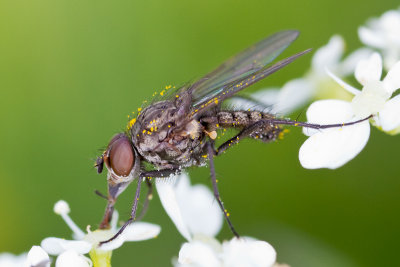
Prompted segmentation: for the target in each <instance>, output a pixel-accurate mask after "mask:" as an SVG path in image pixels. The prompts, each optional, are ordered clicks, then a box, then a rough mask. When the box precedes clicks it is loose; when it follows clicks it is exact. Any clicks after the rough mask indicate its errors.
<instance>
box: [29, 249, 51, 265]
mask: <svg viewBox="0 0 400 267" xmlns="http://www.w3.org/2000/svg"><path fill="white" fill-rule="evenodd" d="M26 266H29V267H30V266H32V267H35V266H40V267H42V266H43V267H44V266H50V258H49V255H47V253H46V251H44V250H43V249H42V248H41V247H39V246H33V247H32V248H31V250H29V252H28V257H27V260H26Z"/></svg>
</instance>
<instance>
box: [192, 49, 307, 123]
mask: <svg viewBox="0 0 400 267" xmlns="http://www.w3.org/2000/svg"><path fill="white" fill-rule="evenodd" d="M310 51H311V49H307V50H305V51H303V52H300V53H297V54H294V55H293V56H290V57H288V58H285V59H283V60H281V61H279V62H277V63H275V64H273V65H272V66H265V67H263V68H261V69H259V70H257V71H255V72H253V73H250V74H247V75H245V76H243V77H242V78H239V79H237V80H234V81H232V82H230V83H227V84H224V85H223V86H221V87H219V88H218V90H217V92H218V93H217V94H215V95H214V96H213V97H212V98H207V99H204V100H203V101H200V102H198V103H197V104H196V105H194V106H193V107H192V112H191V113H190V116H189V118H192V117H195V116H197V115H199V114H202V112H203V111H206V110H208V109H210V108H212V107H215V106H217V105H218V104H219V103H222V102H223V101H224V100H226V99H228V98H230V97H232V96H233V95H235V94H236V93H237V92H239V91H240V90H243V89H244V88H246V87H249V86H250V85H252V84H254V83H256V82H258V81H260V80H262V79H264V78H266V77H267V76H269V75H271V74H272V73H274V72H276V71H278V70H280V69H281V68H283V67H285V66H286V65H288V64H289V63H291V62H293V61H294V60H296V59H297V58H298V57H300V56H302V55H304V54H306V53H308V52H310Z"/></svg>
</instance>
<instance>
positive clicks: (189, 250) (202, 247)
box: [156, 174, 276, 267]
mask: <svg viewBox="0 0 400 267" xmlns="http://www.w3.org/2000/svg"><path fill="white" fill-rule="evenodd" d="M156 186H157V191H158V194H159V196H160V200H161V203H162V204H163V206H164V208H165V210H166V212H167V213H168V215H169V216H170V217H171V219H172V221H173V222H174V223H175V226H176V228H177V229H178V231H179V232H180V233H181V234H182V236H183V237H184V238H186V240H187V241H188V242H186V243H184V244H183V245H182V247H181V249H180V251H179V258H178V260H177V261H175V262H174V265H175V266H179V267H203V266H204V267H206V266H207V267H213V266H215V267H222V266H226V267H227V266H231V267H236V266H238V267H239V266H255V267H257V266H272V265H273V264H274V263H275V260H276V252H275V250H274V249H273V247H272V246H271V245H270V244H268V243H267V242H264V241H259V240H255V239H252V238H248V237H244V238H240V239H237V238H233V239H232V240H230V241H225V242H223V243H222V244H221V243H220V242H219V241H218V240H216V239H215V237H214V236H215V235H216V234H217V233H218V232H219V231H220V229H221V227H222V223H223V218H222V212H221V210H220V209H219V206H218V204H217V202H216V201H215V199H214V196H213V194H212V193H211V192H210V190H209V189H208V188H207V187H205V186H204V185H194V186H191V185H190V181H189V177H188V176H187V175H186V174H181V175H179V176H178V177H177V183H176V184H175V185H172V184H171V183H170V181H169V182H164V183H163V182H160V181H159V182H158V183H157V184H156Z"/></svg>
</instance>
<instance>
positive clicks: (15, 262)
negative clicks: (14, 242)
mask: <svg viewBox="0 0 400 267" xmlns="http://www.w3.org/2000/svg"><path fill="white" fill-rule="evenodd" d="M26 259H27V254H26V253H22V254H20V255H14V254H12V253H8V252H4V253H0V267H21V266H24V263H25V262H26Z"/></svg>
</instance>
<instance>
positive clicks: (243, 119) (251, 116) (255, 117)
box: [217, 111, 275, 128]
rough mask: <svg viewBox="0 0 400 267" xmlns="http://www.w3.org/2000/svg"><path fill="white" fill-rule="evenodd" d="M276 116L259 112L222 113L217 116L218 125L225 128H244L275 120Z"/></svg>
mask: <svg viewBox="0 0 400 267" xmlns="http://www.w3.org/2000/svg"><path fill="white" fill-rule="evenodd" d="M274 118H275V116H274V115H272V114H269V113H264V112H259V111H220V112H218V114H217V121H218V124H219V125H220V126H221V127H223V128H228V127H238V128H243V127H246V126H249V125H251V124H254V123H255V122H257V121H260V120H262V119H269V120H270V119H274Z"/></svg>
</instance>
